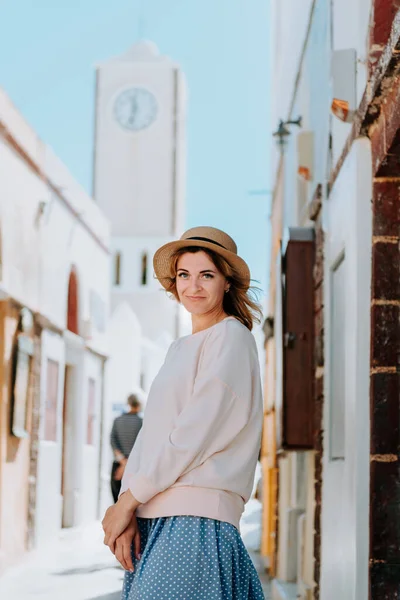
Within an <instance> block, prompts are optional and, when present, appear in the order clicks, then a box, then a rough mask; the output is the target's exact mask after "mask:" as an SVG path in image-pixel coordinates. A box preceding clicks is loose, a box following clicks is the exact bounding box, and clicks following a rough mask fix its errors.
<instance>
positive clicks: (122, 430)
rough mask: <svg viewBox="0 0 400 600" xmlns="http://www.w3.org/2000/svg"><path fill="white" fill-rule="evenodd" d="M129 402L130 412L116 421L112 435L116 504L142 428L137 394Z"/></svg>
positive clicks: (112, 485) (113, 484)
mask: <svg viewBox="0 0 400 600" xmlns="http://www.w3.org/2000/svg"><path fill="white" fill-rule="evenodd" d="M127 402H128V405H129V407H130V410H129V412H127V413H124V414H123V415H120V416H119V417H117V418H116V419H115V421H114V423H113V426H112V430H111V435H110V442H111V447H112V449H113V452H114V462H113V466H112V469H111V493H112V496H113V498H114V502H117V500H118V496H119V492H120V490H121V480H122V476H123V474H124V471H125V465H126V463H127V461H128V456H129V454H130V453H131V450H132V448H133V446H134V444H135V442H136V438H137V436H138V434H139V431H140V429H141V427H142V419H141V417H139V414H138V413H139V412H140V410H141V404H140V402H139V400H138V397H137V396H136V395H135V394H130V396H128V400H127Z"/></svg>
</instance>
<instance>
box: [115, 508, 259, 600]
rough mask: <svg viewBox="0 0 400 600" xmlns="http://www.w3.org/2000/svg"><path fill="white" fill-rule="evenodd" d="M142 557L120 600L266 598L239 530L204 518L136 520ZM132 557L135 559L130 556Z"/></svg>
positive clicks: (134, 561)
mask: <svg viewBox="0 0 400 600" xmlns="http://www.w3.org/2000/svg"><path fill="white" fill-rule="evenodd" d="M138 524H139V529H140V537H141V554H142V556H141V559H140V561H137V560H136V559H135V558H134V557H133V564H134V567H135V572H134V573H128V572H126V573H125V579H124V586H123V590H122V600H264V594H263V591H262V588H261V583H260V580H259V578H258V575H257V571H256V569H255V567H254V565H253V563H252V561H251V558H250V556H249V554H248V552H247V550H246V548H245V546H244V544H243V541H242V539H241V537H240V534H239V532H238V530H237V529H236V528H235V527H234V526H233V525H231V524H229V523H224V522H221V521H215V520H213V519H206V518H204V517H160V518H157V519H141V518H139V519H138ZM132 556H133V555H132Z"/></svg>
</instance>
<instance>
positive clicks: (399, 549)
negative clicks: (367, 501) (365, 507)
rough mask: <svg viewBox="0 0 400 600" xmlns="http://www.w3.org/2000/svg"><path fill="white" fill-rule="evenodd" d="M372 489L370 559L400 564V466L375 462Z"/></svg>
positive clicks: (394, 463)
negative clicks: (399, 515) (399, 517)
mask: <svg viewBox="0 0 400 600" xmlns="http://www.w3.org/2000/svg"><path fill="white" fill-rule="evenodd" d="M370 486H371V505H370V557H371V558H372V559H374V560H382V561H389V562H391V561H394V562H397V563H400V526H399V519H398V514H399V510H400V469H399V462H398V461H396V462H376V461H375V462H372V463H371V483H370Z"/></svg>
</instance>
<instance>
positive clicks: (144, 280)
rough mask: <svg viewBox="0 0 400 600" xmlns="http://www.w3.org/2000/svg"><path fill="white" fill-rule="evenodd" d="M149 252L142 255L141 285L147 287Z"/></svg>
mask: <svg viewBox="0 0 400 600" xmlns="http://www.w3.org/2000/svg"><path fill="white" fill-rule="evenodd" d="M147 262H148V261H147V252H143V254H142V276H141V283H142V285H147Z"/></svg>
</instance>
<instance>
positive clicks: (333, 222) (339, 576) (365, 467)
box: [321, 139, 372, 600]
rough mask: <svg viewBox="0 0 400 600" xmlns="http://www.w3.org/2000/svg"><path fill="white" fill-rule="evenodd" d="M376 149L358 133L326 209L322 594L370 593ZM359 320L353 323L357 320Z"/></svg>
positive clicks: (324, 597)
mask: <svg viewBox="0 0 400 600" xmlns="http://www.w3.org/2000/svg"><path fill="white" fill-rule="evenodd" d="M371 197H372V173H371V151H370V144H369V141H368V140H367V139H359V140H357V141H356V142H355V143H354V145H353V148H352V150H351V152H350V154H349V156H348V158H347V159H346V162H345V164H344V166H343V168H342V170H341V173H340V175H339V178H338V180H337V181H336V183H335V185H334V188H333V190H332V194H331V196H330V199H329V203H327V205H326V211H327V214H326V215H325V217H326V219H327V224H328V236H327V245H326V258H325V260H326V263H325V273H326V275H325V280H324V286H325V324H326V328H325V331H326V343H325V347H326V363H325V377H324V380H325V390H324V393H325V402H324V432H325V433H324V447H325V448H326V450H325V452H324V465H323V469H324V470H323V472H324V485H323V500H322V534H323V535H322V571H321V600H337V598H340V599H341V600H365V598H367V597H368V547H369V540H368V510H369V508H368V506H369V430H370V428H369V360H370V357H369V348H370V282H371V239H372V231H371V224H372V215H371ZM343 251H345V263H344V267H341V268H345V279H346V289H347V296H346V298H347V303H346V314H345V319H346V321H345V322H344V323H343V326H342V329H343V335H344V336H345V347H346V360H345V459H344V460H331V459H330V452H329V448H330V435H331V424H330V417H329V415H330V401H331V398H330V389H331V385H334V382H332V381H331V379H330V369H329V366H330V361H331V331H330V311H331V302H330V297H331V285H330V273H331V271H332V266H333V265H334V263H335V261H336V260H337V258H338V256H340V253H341V252H343ZM350 324H351V326H350Z"/></svg>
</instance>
